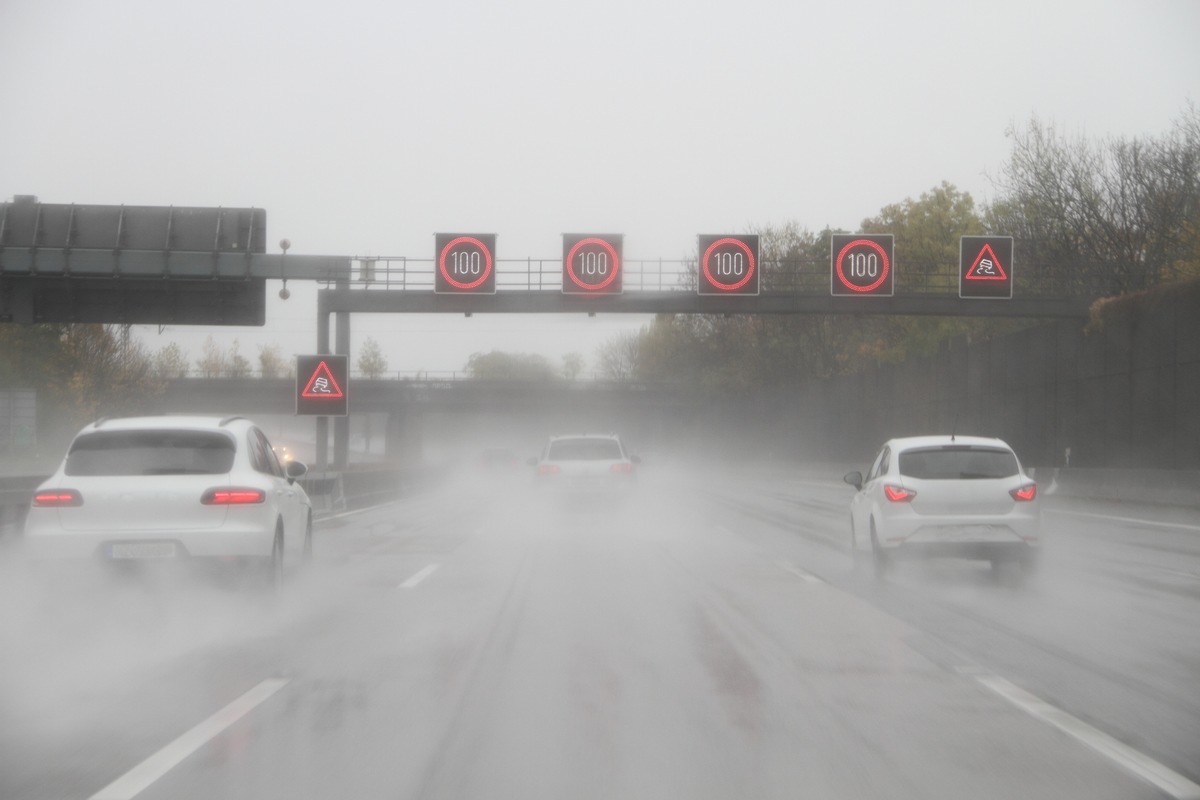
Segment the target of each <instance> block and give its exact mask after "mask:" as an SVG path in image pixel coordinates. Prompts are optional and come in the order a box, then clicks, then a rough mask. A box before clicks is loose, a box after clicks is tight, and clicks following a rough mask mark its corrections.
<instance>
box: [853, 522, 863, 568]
mask: <svg viewBox="0 0 1200 800" xmlns="http://www.w3.org/2000/svg"><path fill="white" fill-rule="evenodd" d="M864 563H865V559H864V558H863V553H862V551H861V550H859V549H858V541H857V540H856V538H855V535H854V517H851V518H850V566H851V567H853V569H854V571H855V572H857V571H859V570H860V569H862V568H863V566H864Z"/></svg>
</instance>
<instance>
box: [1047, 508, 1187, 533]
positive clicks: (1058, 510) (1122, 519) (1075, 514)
mask: <svg viewBox="0 0 1200 800" xmlns="http://www.w3.org/2000/svg"><path fill="white" fill-rule="evenodd" d="M1043 513H1045V514H1063V515H1065V516H1068V517H1088V518H1089V519H1102V520H1106V521H1108V522H1128V523H1129V524H1131V525H1149V526H1151V527H1155V528H1179V529H1180V530H1185V531H1200V525H1189V524H1187V523H1185V522H1158V521H1157V520H1152V519H1136V518H1134V517H1110V516H1108V515H1107V514H1089V513H1087V512H1086V511H1067V510H1065V509H1061V508H1047V509H1045V510H1044V512H1043Z"/></svg>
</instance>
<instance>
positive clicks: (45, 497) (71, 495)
mask: <svg viewBox="0 0 1200 800" xmlns="http://www.w3.org/2000/svg"><path fill="white" fill-rule="evenodd" d="M81 505H83V495H81V494H80V493H79V492H77V491H75V490H74V489H43V490H42V491H40V492H38V493H37V494H35V495H34V496H33V506H34V508H68V507H71V506H81Z"/></svg>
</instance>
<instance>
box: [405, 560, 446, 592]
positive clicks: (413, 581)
mask: <svg viewBox="0 0 1200 800" xmlns="http://www.w3.org/2000/svg"><path fill="white" fill-rule="evenodd" d="M437 568H438V565H437V564H430V565H429V566H427V567H425V568H424V569H422V570H421V571H420V572H418V573H416V574H415V575H413V576H412V577H411V578H409V579H408V580H406V581H404V582H403V583H401V584H400V585H399V586H398V587H397V588H399V589H412V588H413V587H415V586H416V585H417V584H419V583H420V582H421V581H423V580H425V579H426V578H428V577H429V576H430V575H432V574H433V572H434V570H436V569H437Z"/></svg>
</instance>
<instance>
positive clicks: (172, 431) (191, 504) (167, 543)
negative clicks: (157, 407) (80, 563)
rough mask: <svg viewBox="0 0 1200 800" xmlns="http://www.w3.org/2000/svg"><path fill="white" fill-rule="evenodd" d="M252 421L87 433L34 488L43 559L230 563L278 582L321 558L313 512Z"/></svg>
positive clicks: (36, 534) (180, 422) (107, 426)
mask: <svg viewBox="0 0 1200 800" xmlns="http://www.w3.org/2000/svg"><path fill="white" fill-rule="evenodd" d="M306 471H307V468H306V467H305V465H304V464H302V463H300V462H298V461H290V462H288V464H287V467H286V469H285V468H284V467H283V466H281V465H280V463H279V460H278V459H277V458H276V456H275V453H274V452H273V451H272V449H271V444H270V442H268V441H267V437H266V436H265V435H264V434H263V432H262V431H261V430H259V428H258V427H257V426H255V425H254V424H253V423H252V422H251V421H249V420H247V419H245V418H244V417H225V418H220V417H201V416H161V417H131V418H127V419H109V420H100V421H98V422H94V423H92V424H90V425H88V426H87V427H85V428H84V429H83V430H81V431H80V432H79V433H78V434H77V435H76V436H75V439H74V440H73V441H72V442H71V446H70V447H69V448H68V450H67V455H66V458H65V459H64V460H63V462H62V464H61V465H60V466H59V468H58V469H57V470H56V471H55V473H54V474H53V475H52V476H51V477H50V478H49V479H48V480H46V481H45V482H44V483H42V485H41V486H39V487H38V488H37V490H36V491H35V492H34V496H33V500H32V503H31V507H30V509H29V515H28V517H27V518H26V520H25V530H24V541H25V544H26V547H27V550H28V552H29V554H30V555H31V556H32V557H34V558H35V559H46V560H60V559H76V560H83V559H99V560H104V561H110V562H122V563H132V562H144V561H156V562H158V561H163V560H185V559H206V560H210V561H211V560H215V559H220V560H224V561H234V562H238V563H240V564H242V565H244V566H247V567H249V568H250V569H251V570H252V573H253V574H256V575H259V576H261V577H262V578H263V579H264V581H265V582H267V583H268V584H269V585H277V584H278V583H279V581H280V579H281V577H282V573H283V569H284V565H285V563H287V564H292V563H299V562H302V561H306V560H308V559H309V558H310V557H311V553H312V504H311V503H310V502H309V499H308V495H307V494H306V493H305V491H304V489H303V488H302V487H301V486H300V485H299V484H298V483H296V479H297V478H299V477H300V476H302V475H304V474H305V472H306Z"/></svg>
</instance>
